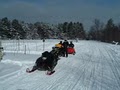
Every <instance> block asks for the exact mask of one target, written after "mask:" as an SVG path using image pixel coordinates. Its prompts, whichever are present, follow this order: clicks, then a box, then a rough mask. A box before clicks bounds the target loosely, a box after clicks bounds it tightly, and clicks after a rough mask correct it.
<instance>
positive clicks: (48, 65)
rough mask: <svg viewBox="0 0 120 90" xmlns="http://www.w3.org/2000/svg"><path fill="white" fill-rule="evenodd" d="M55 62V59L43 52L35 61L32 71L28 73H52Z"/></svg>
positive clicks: (49, 53)
mask: <svg viewBox="0 0 120 90" xmlns="http://www.w3.org/2000/svg"><path fill="white" fill-rule="evenodd" d="M56 61H57V60H56V58H55V57H54V55H53V54H52V53H51V52H48V51H45V52H43V53H42V56H41V57H39V58H38V59H37V60H36V62H35V65H34V66H33V68H32V70H30V71H28V72H29V73H30V72H34V71H35V70H48V71H53V69H54V67H55V66H56V64H57V63H56Z"/></svg>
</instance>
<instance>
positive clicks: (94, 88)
mask: <svg viewBox="0 0 120 90" xmlns="http://www.w3.org/2000/svg"><path fill="white" fill-rule="evenodd" d="M113 47H114V46H112V45H109V44H105V43H100V42H94V41H81V42H79V43H75V48H76V52H77V53H76V55H69V56H68V58H65V57H61V59H60V60H59V61H58V65H57V66H56V67H55V70H56V72H55V73H54V74H53V75H51V76H47V75H45V72H44V71H35V72H34V73H30V74H28V73H26V72H25V69H26V67H28V65H26V64H25V63H24V62H21V63H24V65H23V64H22V66H21V68H20V69H19V70H17V71H15V72H13V73H11V74H8V75H7V76H5V75H4V76H1V77H0V90H120V57H119V56H118V53H117V51H116V50H117V49H118V48H120V47H114V49H113ZM118 51H119V50H118ZM30 66H31V63H30ZM9 76H10V77H9ZM5 77H7V78H6V79H5Z"/></svg>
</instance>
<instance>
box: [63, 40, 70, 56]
mask: <svg viewBox="0 0 120 90" xmlns="http://www.w3.org/2000/svg"><path fill="white" fill-rule="evenodd" d="M68 46H69V42H68V41H67V40H64V42H63V51H64V52H63V56H64V57H68V52H67V48H68Z"/></svg>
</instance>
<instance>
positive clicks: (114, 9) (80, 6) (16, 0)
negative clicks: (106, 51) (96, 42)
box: [0, 0, 120, 29]
mask: <svg viewBox="0 0 120 90" xmlns="http://www.w3.org/2000/svg"><path fill="white" fill-rule="evenodd" d="M3 17H8V19H18V20H22V21H25V22H37V21H40V22H41V21H42V22H48V23H59V22H65V21H68V22H70V21H73V22H77V21H78V22H82V23H83V25H84V26H85V27H86V28H87V29H88V28H89V27H90V26H91V25H92V23H93V20H94V19H100V21H101V22H104V23H106V22H107V20H108V19H110V18H112V19H113V20H114V22H115V23H118V22H120V0H0V18H3Z"/></svg>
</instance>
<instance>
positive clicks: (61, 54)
mask: <svg viewBox="0 0 120 90" xmlns="http://www.w3.org/2000/svg"><path fill="white" fill-rule="evenodd" d="M55 48H56V49H58V51H59V53H58V55H59V56H63V53H64V49H63V43H62V41H60V42H59V43H58V44H56V45H55Z"/></svg>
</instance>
